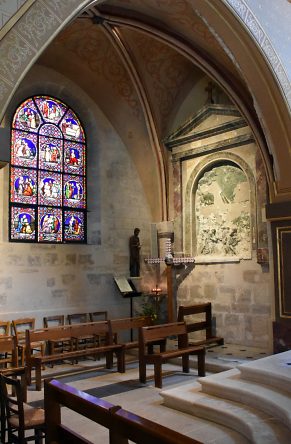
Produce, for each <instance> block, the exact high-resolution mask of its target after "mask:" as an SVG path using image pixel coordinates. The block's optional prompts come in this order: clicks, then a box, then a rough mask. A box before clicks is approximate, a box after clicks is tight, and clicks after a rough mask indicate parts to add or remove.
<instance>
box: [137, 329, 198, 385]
mask: <svg viewBox="0 0 291 444" xmlns="http://www.w3.org/2000/svg"><path fill="white" fill-rule="evenodd" d="M172 336H177V338H178V348H177V349H172V350H163V351H161V350H160V351H159V352H156V351H155V352H154V353H148V351H147V345H148V344H149V343H152V342H153V341H161V340H163V341H166V340H167V339H168V338H169V337H172ZM190 355H197V359H198V374H199V376H205V348H204V347H202V346H191V347H190V346H189V345H188V334H187V329H186V324H185V322H173V323H170V324H161V325H153V326H150V327H141V328H140V330H139V380H140V382H142V383H144V384H145V383H146V365H147V364H153V365H154V375H155V387H159V388H161V387H162V364H163V363H164V362H167V361H169V360H170V359H173V358H177V357H181V358H182V366H183V371H184V372H185V373H189V356H190Z"/></svg>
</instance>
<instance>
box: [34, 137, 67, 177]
mask: <svg viewBox="0 0 291 444" xmlns="http://www.w3.org/2000/svg"><path fill="white" fill-rule="evenodd" d="M62 152H63V141H62V140H59V139H54V138H52V137H45V136H40V137H39V168H40V169H43V170H52V171H62V169H63V162H62V160H63V156H62Z"/></svg>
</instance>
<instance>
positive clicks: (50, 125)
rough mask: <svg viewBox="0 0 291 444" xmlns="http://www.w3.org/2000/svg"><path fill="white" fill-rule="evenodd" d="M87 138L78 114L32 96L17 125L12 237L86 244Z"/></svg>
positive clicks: (13, 153)
mask: <svg viewBox="0 0 291 444" xmlns="http://www.w3.org/2000/svg"><path fill="white" fill-rule="evenodd" d="M86 212H87V205H86V138H85V132H84V129H83V126H82V124H81V122H80V120H79V118H78V117H77V115H76V113H75V112H74V111H73V110H72V109H71V108H70V107H68V106H67V105H66V104H65V103H64V102H62V101H60V100H58V99H56V98H54V97H50V96H44V95H38V96H34V97H30V98H28V99H27V100H25V101H24V102H22V103H21V104H20V106H19V107H18V108H17V110H16V112H15V114H14V117H13V121H12V127H11V158H10V218H9V238H10V241H18V242H39V243H69V242H73V243H84V242H86Z"/></svg>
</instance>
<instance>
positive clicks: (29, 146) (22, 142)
mask: <svg viewBox="0 0 291 444" xmlns="http://www.w3.org/2000/svg"><path fill="white" fill-rule="evenodd" d="M14 149H15V151H16V157H20V158H25V159H34V158H35V156H36V146H35V144H34V143H33V142H32V140H29V139H28V138H27V137H21V138H20V139H18V140H17V141H16V142H15V145H14Z"/></svg>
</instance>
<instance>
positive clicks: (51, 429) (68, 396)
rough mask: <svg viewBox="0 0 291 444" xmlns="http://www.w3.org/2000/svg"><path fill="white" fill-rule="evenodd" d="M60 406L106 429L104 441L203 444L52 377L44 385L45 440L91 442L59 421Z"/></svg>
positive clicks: (63, 443) (75, 443)
mask: <svg viewBox="0 0 291 444" xmlns="http://www.w3.org/2000/svg"><path fill="white" fill-rule="evenodd" d="M62 406H64V407H66V408H69V409H70V410H72V411H74V412H77V413H78V414H79V415H82V416H84V417H85V418H89V419H90V420H91V421H93V422H95V423H98V424H100V425H102V426H103V427H106V428H107V429H109V439H108V441H107V440H106V442H110V444H128V442H129V440H130V441H131V442H135V443H137V444H149V443H153V444H202V443H201V442H199V441H196V440H195V439H192V438H189V437H188V436H186V435H182V434H181V433H178V432H176V431H175V430H173V429H169V428H167V427H164V426H162V425H160V424H157V423H156V422H153V421H150V420H148V419H145V418H142V417H141V416H138V415H136V414H134V413H131V412H129V411H127V410H124V409H122V408H121V407H120V406H116V405H114V404H111V403H110V402H108V401H106V400H103V399H99V398H96V397H95V396H91V395H88V394H87V393H84V392H82V391H80V390H77V389H75V388H74V387H70V386H69V385H67V384H63V383H61V382H60V381H56V380H54V379H53V380H51V381H48V380H46V381H45V385H44V409H45V418H46V425H47V434H46V443H47V444H53V443H54V444H92V442H91V441H88V440H87V439H86V438H83V437H82V436H81V435H80V434H78V433H77V432H75V431H73V430H72V429H70V428H68V427H66V426H65V425H64V424H63V423H62V410H61V407H62ZM96 433H97V434H98V429H97V430H96Z"/></svg>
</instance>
